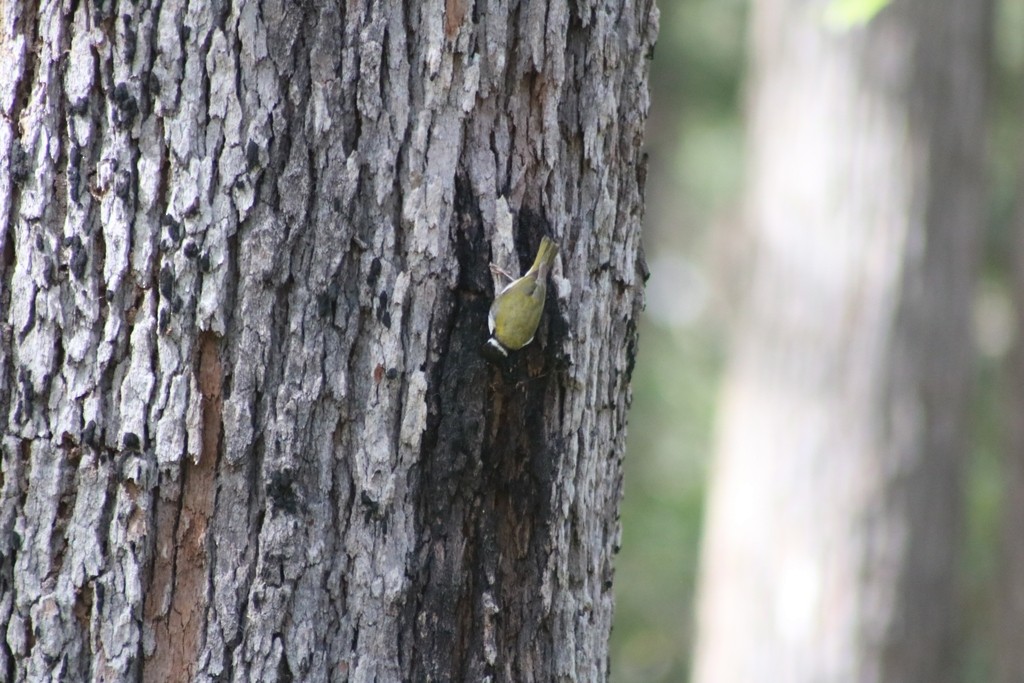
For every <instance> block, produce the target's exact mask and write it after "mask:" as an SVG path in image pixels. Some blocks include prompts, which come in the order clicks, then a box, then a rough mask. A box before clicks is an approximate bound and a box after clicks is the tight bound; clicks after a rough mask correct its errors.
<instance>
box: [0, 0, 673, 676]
mask: <svg viewBox="0 0 1024 683" xmlns="http://www.w3.org/2000/svg"><path fill="white" fill-rule="evenodd" d="M0 13H2V17H0V21H2V28H0V30H2V35H0V110H2V112H3V116H2V117H0V216H2V217H3V218H2V219H0V253H2V255H3V257H2V261H0V283H2V284H0V286H2V290H0V320H2V321H3V329H2V339H0V342H2V343H0V420H2V421H3V422H2V428H0V429H2V435H3V436H2V442H0V448H2V481H0V678H2V679H3V680H7V681H38V680H46V679H48V678H49V679H51V680H88V679H91V680H128V679H136V678H138V679H142V680H147V681H149V680H152V681H168V680H213V679H217V680H235V681H258V680H282V681H283V680H302V681H326V680H339V681H345V680H352V681H374V680H376V681H399V680H410V681H412V680H416V681H421V680H423V681H425V680H503V681H527V680H539V681H549V680H563V681H569V680H600V679H603V678H604V677H605V676H606V657H607V655H606V643H607V637H608V632H609V628H610V620H611V614H612V592H611V580H612V558H613V554H614V551H615V549H616V548H617V542H618V533H619V525H618V519H617V510H618V500H619V496H620V491H621V476H622V475H621V458H622V453H623V446H624V439H625V425H626V410H627V408H628V405H629V402H630V392H629V377H630V372H631V370H632V361H633V357H634V354H635V342H636V316H637V314H638V311H639V307H640V305H641V299H642V294H641V288H642V281H643V277H644V273H645V266H644V264H643V258H642V256H641V254H640V246H639V227H640V218H641V214H642V195H643V174H644V165H643V162H642V159H641V156H640V142H641V135H642V127H643V123H644V119H645V116H646V111H647V103H648V101H647V90H646V76H647V68H646V59H647V58H648V56H649V53H650V51H651V49H652V44H653V40H654V35H655V32H656V27H657V14H656V10H655V9H654V7H653V4H652V3H651V2H650V1H649V0H647V1H644V0H641V1H640V2H636V3H633V2H621V3H616V2H610V3H589V2H580V3H572V4H570V3H565V2H561V1H559V0H553V1H552V2H550V3H539V2H531V3H522V4H520V3H516V2H503V1H500V0H498V1H495V0H488V1H486V2H479V3H472V2H469V1H468V0H447V1H446V2H444V3H442V2H424V3H412V4H411V5H405V4H404V3H398V2H388V3H381V4H379V5H378V4H370V3H363V2H358V1H357V2H346V3H285V2H279V1H277V0H268V1H267V2H263V3H256V2H240V3H226V2H223V1H214V2H209V3H208V2H186V1H185V0H163V1H162V2H159V1H156V2H149V1H147V0H139V1H138V2H113V1H110V2H107V1H103V0H100V1H99V2H88V3H86V2H74V1H72V0H64V1H63V2H46V1H45V0H44V1H42V2H27V3H17V2H14V3H2V4H0ZM542 234H551V235H553V236H554V237H555V238H556V239H557V240H558V241H559V242H560V243H561V255H560V257H559V260H558V262H557V264H556V267H555V274H554V275H553V277H552V280H553V286H552V287H550V288H549V297H548V301H547V308H546V312H545V318H544V321H543V322H542V326H541V329H540V331H539V333H538V335H537V340H536V341H535V342H534V343H533V344H532V345H531V346H529V347H527V348H526V349H524V351H523V352H521V353H520V354H518V355H517V356H516V357H515V358H514V359H513V361H512V363H511V364H510V365H509V366H507V367H505V368H499V367H494V366H491V365H489V364H487V363H486V362H485V361H484V360H483V359H482V357H481V356H480V355H479V349H480V347H481V345H482V343H483V342H484V340H485V339H486V337H487V324H486V314H487V309H488V306H489V304H490V300H491V297H492V296H493V283H492V282H491V280H490V276H489V271H488V267H487V266H488V262H489V261H494V262H497V263H498V264H499V265H502V266H504V267H506V268H507V269H510V270H515V269H517V268H520V267H522V265H523V264H525V263H527V262H528V261H529V259H530V258H531V257H532V255H533V254H532V250H533V249H535V248H536V245H537V243H538V242H539V240H540V237H541V236H542Z"/></svg>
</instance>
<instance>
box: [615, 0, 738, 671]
mask: <svg viewBox="0 0 1024 683" xmlns="http://www.w3.org/2000/svg"><path fill="white" fill-rule="evenodd" d="M660 9H661V34H660V38H659V40H658V46H657V49H656V51H655V56H654V61H653V62H652V64H651V95H652V108H651V118H650V122H649V124H648V129H647V149H648V153H649V155H650V158H649V164H650V166H649V172H648V185H647V218H646V224H645V227H644V230H645V234H644V245H645V249H646V252H647V259H648V263H649V264H650V267H651V280H650V282H649V283H648V310H647V313H646V314H645V318H644V320H643V321H642V323H641V331H640V340H641V341H640V344H641V349H640V356H639V359H638V361H637V367H636V370H635V372H634V376H633V407H632V410H631V413H630V425H629V441H628V447H627V458H626V465H625V466H626V493H625V498H624V502H623V507H622V527H623V536H622V552H621V554H620V555H619V557H618V559H617V564H616V583H615V586H616V616H615V625H614V629H613V632H612V642H611V667H612V676H611V678H612V680H613V681H616V682H617V683H657V682H658V681H665V682H672V683H679V682H681V681H685V680H686V678H687V672H688V669H689V665H690V648H691V643H692V640H693V626H694V623H693V600H694V583H695V580H696V572H697V548H698V544H699V540H700V525H701V512H702V506H703V503H704V488H705V478H706V468H707V464H708V460H709V456H710V452H711V433H712V428H713V413H714V406H715V399H716V394H717V383H718V377H719V374H720V371H721V367H722V360H723V351H722V349H723V346H724V345H723V325H722V320H721V319H720V317H721V308H722V307H721V306H719V305H718V303H717V302H716V301H715V297H714V295H712V294H710V293H709V292H710V291H711V289H712V287H711V286H710V284H709V282H710V280H711V275H710V273H709V272H708V268H709V267H710V265H709V264H710V263H711V262H712V261H713V260H714V259H713V254H712V252H713V250H714V246H715V245H714V242H713V240H712V237H713V231H712V229H711V226H712V225H713V224H714V223H715V222H716V221H719V220H720V219H721V217H722V216H725V215H729V214H731V213H732V212H734V210H735V207H736V204H737V199H738V193H739V188H740V179H741V173H742V167H743V165H742V121H741V113H740V103H741V91H740V79H741V71H742V67H743V63H744V50H745V28H744V22H745V18H746V2H745V1H744V0H679V1H676V2H672V1H671V0H667V1H665V2H662V3H660Z"/></svg>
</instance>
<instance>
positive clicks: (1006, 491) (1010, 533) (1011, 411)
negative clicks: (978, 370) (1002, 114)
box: [993, 112, 1024, 683]
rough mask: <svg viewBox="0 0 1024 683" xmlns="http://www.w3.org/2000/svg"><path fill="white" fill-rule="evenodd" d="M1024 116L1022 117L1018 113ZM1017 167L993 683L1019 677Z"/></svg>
mask: <svg viewBox="0 0 1024 683" xmlns="http://www.w3.org/2000/svg"><path fill="white" fill-rule="evenodd" d="M1022 114H1024V112H1022ZM1021 162H1022V163H1021V165H1020V167H1019V171H1018V172H1019V178H1018V187H1019V188H1020V190H1019V191H1018V194H1017V207H1016V217H1015V230H1016V235H1015V237H1016V244H1015V249H1014V253H1013V262H1012V272H1013V290H1012V296H1013V300H1014V308H1015V310H1016V314H1017V328H1016V333H1015V335H1014V344H1013V347H1012V348H1011V349H1010V353H1009V355H1008V357H1007V361H1006V362H1007V376H1008V377H1009V381H1008V383H1007V384H1008V389H1007V395H1006V411H1005V415H1006V427H1007V437H1008V443H1007V454H1006V458H1005V460H1004V461H1003V487H1002V492H1003V499H1002V519H1001V522H1002V538H1001V541H1002V542H1001V543H1000V544H999V548H998V559H997V566H998V578H997V581H996V585H995V587H994V595H995V600H994V603H993V604H994V605H995V611H996V642H995V648H994V651H995V664H996V666H995V669H996V683H1018V681H1020V679H1021V676H1022V675H1024V647H1021V644H1022V634H1024V534H1022V533H1021V530H1022V529H1024V156H1022V157H1021Z"/></svg>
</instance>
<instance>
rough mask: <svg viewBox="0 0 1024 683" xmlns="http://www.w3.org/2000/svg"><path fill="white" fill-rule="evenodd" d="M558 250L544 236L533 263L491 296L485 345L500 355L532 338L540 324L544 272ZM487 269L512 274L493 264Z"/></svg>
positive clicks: (546, 275) (544, 280) (516, 348)
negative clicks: (524, 272) (489, 331)
mask: <svg viewBox="0 0 1024 683" xmlns="http://www.w3.org/2000/svg"><path fill="white" fill-rule="evenodd" d="M557 254H558V244H557V243H556V242H554V241H553V240H552V239H551V238H550V237H545V238H544V239H542V240H541V242H540V248H538V249H537V258H535V259H534V260H533V265H532V266H530V269H529V270H528V271H526V274H525V275H523V276H522V277H521V278H519V279H518V280H513V281H512V282H510V283H509V284H508V285H507V286H506V287H505V289H503V290H501V292H500V293H499V294H498V296H496V297H494V303H493V304H491V312H490V314H489V315H488V316H487V326H488V327H489V328H490V330H491V338H490V339H488V340H487V345H488V346H490V347H491V348H493V349H494V350H496V351H497V352H498V353H500V354H501V355H502V356H508V352H509V351H518V350H519V349H521V348H523V347H524V346H526V345H527V344H529V343H530V342H532V341H533V335H534V334H536V333H537V326H538V325H540V316H541V313H543V312H544V297H545V296H546V295H547V289H548V286H547V282H548V273H549V272H550V271H551V265H552V264H553V263H554V262H555V256H556V255H557ZM491 270H493V271H494V272H495V273H499V274H501V275H504V276H505V277H507V278H508V279H509V280H512V277H511V276H510V275H508V273H505V272H504V271H503V270H501V269H500V268H498V267H497V266H494V265H492V266H491Z"/></svg>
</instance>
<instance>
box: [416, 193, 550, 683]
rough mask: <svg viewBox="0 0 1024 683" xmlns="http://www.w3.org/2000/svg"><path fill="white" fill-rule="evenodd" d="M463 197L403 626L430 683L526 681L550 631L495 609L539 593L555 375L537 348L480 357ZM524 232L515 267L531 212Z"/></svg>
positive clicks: (485, 282) (481, 317) (481, 276)
mask: <svg viewBox="0 0 1024 683" xmlns="http://www.w3.org/2000/svg"><path fill="white" fill-rule="evenodd" d="M456 188H457V189H456V198H457V201H456V213H455V216H454V217H453V221H454V222H455V225H456V235H457V240H456V241H457V246H458V251H457V257H458V261H459V288H458V290H457V291H455V292H454V294H453V298H452V303H451V304H450V305H449V307H448V308H449V319H448V327H447V328H446V330H445V333H444V334H441V335H438V337H437V339H436V340H435V343H436V345H437V346H436V348H435V349H434V354H435V357H438V358H442V359H443V361H442V362H439V363H437V365H436V366H435V367H434V368H433V372H432V373H431V375H430V387H431V389H430V390H429V391H428V396H430V397H431V402H430V407H429V413H428V423H427V429H426V432H425V434H424V438H423V442H422V451H421V462H422V463H423V465H422V468H421V470H420V471H421V475H420V480H419V482H418V484H419V486H418V493H417V496H418V503H417V508H416V509H417V515H418V517H417V526H418V528H419V529H420V543H419V545H420V547H421V548H424V549H425V552H426V553H427V555H426V556H425V558H424V560H423V563H422V564H421V566H420V568H419V574H418V576H417V577H416V579H415V581H414V586H415V588H414V591H415V594H416V595H418V596H419V599H418V601H417V602H416V604H415V605H414V606H413V608H412V610H411V613H410V614H409V615H408V617H407V618H408V619H409V622H410V624H411V625H412V626H410V627H409V628H411V630H413V633H414V639H413V642H414V643H415V646H414V647H413V648H412V655H411V656H412V660H413V661H412V667H411V670H412V674H413V678H414V679H423V680H425V679H427V678H434V679H438V680H445V679H453V680H480V679H482V678H483V677H485V676H487V675H489V674H490V673H492V672H493V671H512V672H513V673H514V674H517V673H518V674H519V675H526V674H525V673H523V671H524V670H520V669H519V667H520V666H521V663H520V662H519V661H518V659H519V657H520V656H524V655H526V654H527V653H526V651H524V649H523V648H522V647H521V642H522V640H521V639H522V638H524V637H525V638H527V640H528V642H531V643H535V647H540V648H543V647H545V646H543V645H542V642H543V641H544V639H542V638H536V637H534V634H535V632H536V630H537V629H543V628H547V626H545V625H543V624H540V623H539V622H540V619H541V615H540V614H539V612H537V613H534V611H533V610H532V609H530V605H525V606H524V611H523V612H521V613H512V612H508V611H502V610H501V609H499V610H498V611H496V612H495V611H494V610H493V608H492V605H498V606H511V605H520V604H522V600H520V599H518V597H517V596H521V595H522V592H523V591H527V592H533V593H535V594H538V595H539V592H540V589H541V584H542V581H543V576H542V569H543V560H542V558H544V557H546V552H547V551H546V550H545V547H544V545H545V544H546V542H547V536H548V523H549V521H548V520H549V517H550V512H551V511H550V509H549V501H550V500H551V486H552V484H553V481H554V477H555V462H556V461H555V458H554V456H553V453H552V449H550V448H549V446H548V443H547V441H548V437H547V428H546V425H545V417H544V415H545V407H546V403H547V401H546V395H547V392H548V391H549V390H550V388H551V387H552V386H553V380H554V375H553V373H552V372H551V366H552V365H553V364H552V362H550V361H549V360H548V357H547V355H546V353H545V350H544V349H542V348H541V346H540V344H537V343H535V344H533V345H530V346H528V347H526V348H525V349H523V350H522V351H520V352H518V353H517V354H514V355H513V357H512V358H510V359H509V363H508V364H507V365H506V366H504V367H501V368H496V367H492V366H490V365H489V364H487V363H486V362H485V361H484V359H483V358H482V357H481V355H480V353H479V351H480V346H481V344H482V342H483V341H484V339H485V338H486V330H487V311H488V309H489V305H490V301H489V298H490V297H487V296H481V295H480V292H481V291H486V289H488V288H489V287H490V283H489V278H488V277H487V276H486V275H485V273H486V272H487V260H486V258H485V257H484V255H485V254H486V246H485V245H486V243H485V242H484V241H483V232H482V229H481V226H480V221H479V208H478V207H477V206H476V203H475V201H474V200H473V198H472V195H471V193H470V190H469V183H468V182H467V181H465V180H464V179H459V180H458V181H457V183H456ZM520 228H521V229H520V231H519V235H518V239H517V243H518V245H519V252H520V258H521V259H522V260H523V261H524V262H527V263H528V262H529V260H531V259H532V256H533V250H534V249H535V248H536V245H537V244H539V242H540V236H541V235H543V234H545V233H546V231H547V228H548V226H547V224H546V222H545V221H543V219H541V218H539V216H537V215H536V214H534V213H530V212H526V214H525V216H521V217H520ZM439 548H444V550H443V551H441V552H440V554H439V553H438V549H439ZM532 604H535V603H531V605H532ZM537 654H538V660H537V661H551V659H550V657H549V655H550V653H549V652H544V653H537ZM534 673H535V674H536V675H538V676H540V678H544V674H543V673H542V672H536V671H535V672H534Z"/></svg>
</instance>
